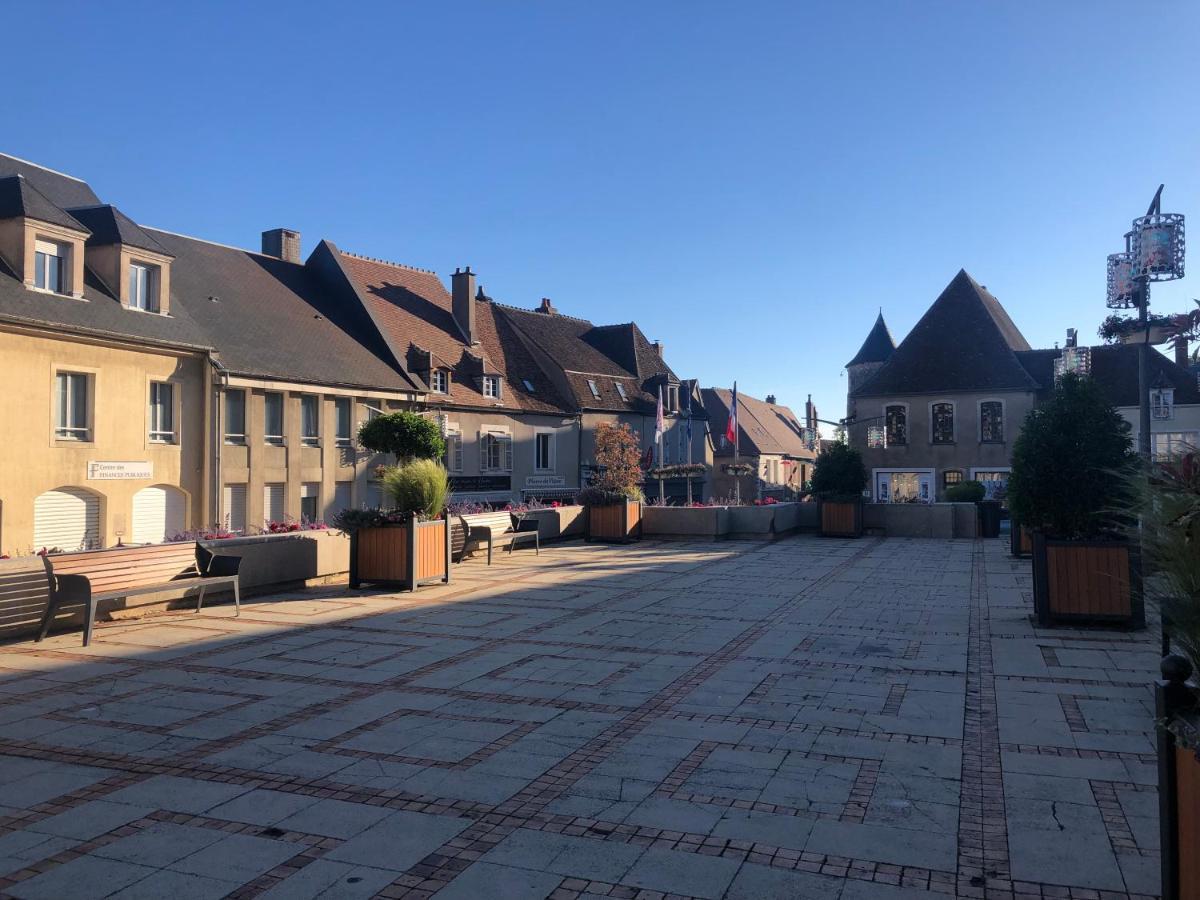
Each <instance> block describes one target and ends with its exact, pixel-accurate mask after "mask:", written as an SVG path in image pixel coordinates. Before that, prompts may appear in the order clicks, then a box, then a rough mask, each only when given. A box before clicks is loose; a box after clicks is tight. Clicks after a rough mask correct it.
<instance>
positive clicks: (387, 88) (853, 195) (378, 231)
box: [0, 0, 1200, 418]
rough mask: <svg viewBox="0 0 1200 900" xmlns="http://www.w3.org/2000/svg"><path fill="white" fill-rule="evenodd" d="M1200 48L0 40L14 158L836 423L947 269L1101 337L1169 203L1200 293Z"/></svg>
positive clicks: (460, 23) (604, 33)
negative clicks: (628, 324) (287, 234)
mask: <svg viewBox="0 0 1200 900" xmlns="http://www.w3.org/2000/svg"><path fill="white" fill-rule="evenodd" d="M66 7H73V8H72V9H69V10H68V9H66ZM35 38H36V39H35ZM1197 47H1200V4H1196V3H1192V2H1176V3H1165V2H1164V3H1159V2H1147V3H1143V4H1131V3H1129V2H1125V3H1108V2H1084V0H1075V2H1051V3H1020V2H1017V3H1008V2H1005V3H1001V2H970V3H963V2H960V0H959V2H945V3H936V2H903V3H892V2H877V3H866V2H863V3H849V2H847V3H797V2H781V3H743V4H731V3H728V2H721V3H705V2H682V0H680V2H674V3H665V2H658V3H644V2H629V3H616V2H604V3H582V2H553V3H551V2H510V3H502V2H489V3H457V2H437V3H425V4H418V3H396V2H391V3H380V4H372V3H365V2H363V3H346V4H331V5H328V6H324V7H323V6H321V5H317V4H311V5H309V4H303V3H282V2H278V0H277V2H274V3H229V4H224V5H222V4H219V3H196V4H187V5H184V4H175V3H146V4H140V5H134V4H126V3H104V4H97V3H81V4H71V3H67V4H60V5H59V6H58V7H56V14H55V15H54V17H53V21H52V22H49V23H45V24H44V27H42V28H39V29H38V31H37V33H36V34H35V33H34V32H29V31H27V32H25V34H24V37H22V38H21V39H20V40H9V41H7V42H6V47H5V54H6V70H7V72H8V73H9V74H8V87H9V89H8V90H7V91H5V92H4V94H3V99H0V110H3V113H4V116H3V121H4V122H5V123H6V125H5V128H4V132H3V140H0V150H3V151H4V152H8V153H12V154H14V155H16V156H21V157H24V158H27V159H31V160H34V161H37V162H40V163H42V164H44V165H48V166H50V167H52V168H58V169H62V170H64V171H67V172H70V173H73V174H76V175H78V176H80V177H83V178H86V179H87V180H89V181H90V182H91V183H92V186H93V187H94V188H95V189H96V190H97V192H98V193H100V195H101V196H102V197H103V198H104V199H106V200H108V201H111V202H114V203H116V204H117V205H119V206H121V207H122V208H124V210H125V211H126V212H127V213H129V214H130V215H132V216H133V217H134V218H135V219H137V220H138V221H141V222H144V223H147V224H151V225H155V226H158V227H162V228H167V229H169V230H174V231H182V232H185V233H188V234H193V235H197V236H199V237H204V238H208V239H211V240H216V241H220V242H223V243H230V244H235V245H238V246H246V247H251V248H256V247H257V245H258V235H259V232H260V231H261V230H263V229H265V228H270V227H275V226H279V225H284V226H289V227H294V228H298V229H300V230H301V231H302V232H303V236H304V249H305V252H306V253H307V252H308V250H309V249H310V248H311V247H312V246H313V243H314V242H315V241H316V240H317V239H319V238H321V237H326V238H329V239H331V240H333V241H334V242H335V243H337V244H338V245H339V246H341V247H342V248H343V249H347V250H352V251H355V252H359V253H364V254H368V255H372V256H379V257H383V258H387V259H392V260H396V261H400V262H405V263H409V264H412V265H417V266H422V267H426V268H432V269H436V270H437V271H438V272H440V273H441V274H442V275H443V276H445V275H446V273H447V272H449V271H453V269H454V267H455V266H456V265H463V264H470V265H471V266H472V267H473V268H475V269H476V270H477V271H479V272H480V273H481V281H482V283H483V284H484V286H485V287H486V288H487V290H488V293H490V294H491V295H492V296H494V297H496V298H497V299H499V300H502V301H504V302H508V303H513V304H516V305H522V306H533V305H535V304H536V303H537V301H538V299H539V298H541V297H542V296H548V297H551V298H553V300H554V302H555V304H556V305H557V306H558V307H559V309H561V310H562V311H563V312H566V313H571V314H577V315H580V316H584V317H587V318H591V319H593V320H595V321H597V322H620V321H628V320H630V319H636V320H637V321H638V322H639V323H640V324H641V326H642V327H643V329H644V330H645V331H646V333H647V334H648V335H649V336H650V337H651V338H661V339H663V340H664V341H665V342H666V344H667V352H668V359H669V361H670V362H671V364H672V366H673V368H675V370H676V371H677V373H678V374H679V375H680V376H682V377H699V378H701V379H702V380H703V381H704V383H705V384H709V385H719V386H727V385H729V384H730V383H732V382H733V381H734V379H737V380H738V381H739V384H740V386H741V388H742V389H743V390H744V391H746V392H749V393H752V394H756V395H757V396H760V397H761V396H763V395H765V394H766V393H768V392H774V393H775V394H777V395H778V396H779V398H780V401H781V402H786V403H789V404H792V405H793V406H795V407H797V409H798V410H799V409H802V405H803V401H804V397H805V395H806V394H807V393H809V392H811V393H812V394H813V395H814V399H815V400H816V401H817V403H818V406H819V408H820V410H821V413H822V416H824V417H827V418H835V417H837V416H839V415H841V414H842V413H843V410H844V402H845V400H844V385H845V381H844V378H843V377H842V373H843V369H842V366H843V365H844V363H845V362H846V361H847V360H848V359H849V358H850V357H851V356H852V355H853V354H854V352H855V351H856V350H857V349H858V345H859V343H860V342H861V341H862V339H863V337H864V336H865V335H866V332H867V330H868V328H869V326H870V325H871V322H872V320H873V319H874V317H875V314H876V311H877V309H878V308H879V307H880V306H882V307H883V310H884V314H885V317H886V318H887V320H888V323H889V324H890V326H891V328H892V332H893V334H894V335H895V336H896V338H897V340H899V339H900V338H901V337H903V335H904V334H905V333H906V332H907V331H908V329H909V328H910V327H911V326H912V325H913V324H914V323H915V322H916V320H917V318H918V317H919V316H920V314H921V313H922V312H923V311H924V310H925V308H926V307H927V306H928V305H929V303H930V302H932V300H933V299H934V298H935V297H936V296H937V294H938V293H939V292H940V290H941V289H942V288H943V287H944V286H945V284H946V283H947V282H948V281H949V280H950V279H951V278H952V277H953V275H954V274H955V273H956V272H957V271H958V269H959V268H960V267H964V268H966V269H967V270H968V271H969V272H970V273H971V274H973V275H974V276H975V277H976V278H977V279H978V280H979V281H980V282H982V283H984V284H986V285H987V286H988V287H989V288H990V289H991V290H992V291H993V293H995V294H996V295H997V296H998V297H999V298H1000V300H1001V301H1002V302H1003V303H1004V304H1005V306H1006V307H1007V309H1008V310H1009V312H1010V313H1011V315H1012V316H1013V318H1014V319H1015V320H1016V322H1017V324H1018V326H1019V327H1020V328H1021V329H1022V331H1023V332H1024V333H1025V335H1026V337H1027V338H1028V339H1029V340H1030V342H1031V343H1032V344H1034V345H1035V346H1050V345H1052V343H1053V342H1054V341H1055V340H1060V339H1061V336H1062V334H1063V332H1064V330H1065V329H1066V328H1067V327H1068V326H1075V327H1077V328H1079V329H1080V331H1081V333H1082V334H1083V335H1084V336H1087V337H1091V336H1092V335H1094V332H1095V329H1096V327H1097V325H1098V324H1099V321H1100V319H1101V318H1103V316H1104V315H1105V313H1106V311H1105V309H1104V258H1105V255H1106V254H1107V253H1110V252H1114V251H1116V250H1119V249H1121V236H1122V234H1123V233H1124V231H1125V230H1126V229H1127V228H1128V225H1129V221H1130V219H1131V218H1133V217H1134V216H1136V215H1139V214H1141V213H1143V212H1144V211H1145V207H1146V204H1147V203H1148V202H1149V200H1150V196H1151V195H1152V193H1153V191H1154V189H1155V187H1157V185H1158V183H1159V182H1166V185H1167V189H1166V192H1165V194H1164V210H1165V211H1174V212H1183V213H1185V214H1188V215H1189V216H1190V217H1191V222H1190V224H1192V227H1193V234H1195V235H1197V236H1198V237H1196V238H1194V239H1193V242H1192V243H1193V246H1194V248H1195V250H1194V253H1193V256H1192V261H1191V262H1192V264H1191V268H1192V270H1193V271H1194V272H1195V273H1196V274H1194V275H1193V276H1192V277H1191V278H1190V279H1186V280H1184V281H1182V282H1177V283H1175V284H1172V285H1169V286H1165V287H1163V288H1161V289H1159V290H1156V291H1155V294H1154V304H1153V305H1154V307H1155V308H1156V309H1158V310H1165V311H1180V310H1182V309H1184V308H1185V307H1186V306H1189V305H1190V301H1189V300H1188V298H1190V297H1194V296H1200V284H1197V283H1196V282H1197V281H1198V280H1200V256H1198V255H1197V254H1200V120H1198V118H1197V108H1198V106H1200V77H1198V75H1200V72H1198V70H1200V53H1198V52H1197ZM947 337H948V339H953V338H954V336H953V335H948V336H947Z"/></svg>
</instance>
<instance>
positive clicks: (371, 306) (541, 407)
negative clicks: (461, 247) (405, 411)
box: [340, 251, 567, 413]
mask: <svg viewBox="0 0 1200 900" xmlns="http://www.w3.org/2000/svg"><path fill="white" fill-rule="evenodd" d="M340 261H341V264H342V268H343V269H344V271H345V272H346V275H347V277H348V278H349V279H350V281H351V284H352V285H353V286H354V289H355V290H356V291H357V293H358V295H359V298H360V299H361V301H362V303H363V305H364V306H365V307H366V308H367V311H368V313H369V314H370V316H371V318H372V319H373V320H374V322H375V325H376V327H377V328H379V330H380V331H381V332H382V334H383V336H384V339H385V340H386V341H387V342H388V344H389V345H390V346H391V347H392V349H393V351H394V352H395V354H396V356H397V358H398V359H399V361H400V363H401V364H402V365H404V366H405V367H406V368H407V369H408V370H409V372H410V373H411V374H412V376H413V377H414V378H418V377H420V378H425V377H428V374H429V373H428V372H427V371H424V367H425V365H427V364H428V354H432V355H433V358H434V362H435V364H437V363H439V362H440V363H442V364H443V365H445V366H448V367H449V368H450V371H451V378H450V393H449V395H448V396H442V395H439V394H432V393H431V394H430V395H429V402H430V403H433V404H438V403H439V402H444V403H446V404H447V405H454V406H464V407H482V408H489V409H490V408H500V409H508V410H514V411H517V410H523V411H527V412H547V413H561V412H564V411H565V410H566V408H567V407H566V406H565V404H564V402H563V399H562V398H561V397H560V396H559V394H558V392H557V391H556V390H555V389H554V386H553V384H552V383H551V382H550V380H549V378H548V377H547V376H546V374H545V373H544V372H543V371H542V370H541V368H540V367H539V366H538V364H537V362H536V361H535V360H534V358H533V356H532V355H531V354H530V353H529V351H528V350H527V349H526V348H525V345H524V344H523V343H522V341H521V340H520V337H519V336H518V335H517V334H516V333H515V331H514V330H513V328H512V325H511V324H510V323H508V322H507V321H506V320H505V319H504V317H503V316H502V315H499V314H498V313H497V311H496V309H495V307H494V305H493V304H492V303H491V302H489V301H487V300H476V301H475V304H476V306H475V327H476V329H477V330H478V332H479V334H478V338H479V345H478V346H470V345H468V344H467V342H466V337H465V335H464V334H463V332H462V330H461V329H460V328H459V327H458V324H457V323H456V322H455V321H454V314H453V313H452V311H451V310H452V300H451V296H450V292H449V291H448V290H447V289H446V287H445V285H443V284H442V281H441V279H440V278H438V276H437V273H435V272H432V271H429V270H427V269H417V268H413V267H411V266H404V265H400V264H398V263H391V262H385V261H383V260H377V259H368V258H366V257H362V256H356V255H355V254H353V253H346V252H345V251H342V252H341V254H340ZM484 371H488V372H496V373H497V374H499V375H500V376H501V377H502V378H503V379H504V387H503V389H502V391H501V396H500V400H499V401H496V400H493V399H491V398H488V397H484V396H483V391H482V386H481V385H480V383H479V381H478V376H479V375H480V374H481V373H482V372H484ZM526 381H528V382H529V383H530V384H531V385H533V390H529V389H528V388H527V387H526V386H525V382H526Z"/></svg>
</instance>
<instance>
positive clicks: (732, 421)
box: [725, 381, 738, 444]
mask: <svg viewBox="0 0 1200 900" xmlns="http://www.w3.org/2000/svg"><path fill="white" fill-rule="evenodd" d="M737 432H738V408H737V382H736V381H735V382H734V383H733V402H732V403H730V404H729V424H728V425H726V426H725V440H727V441H729V443H731V444H733V443H736V442H737Z"/></svg>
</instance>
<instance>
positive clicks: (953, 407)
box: [929, 400, 958, 447]
mask: <svg viewBox="0 0 1200 900" xmlns="http://www.w3.org/2000/svg"><path fill="white" fill-rule="evenodd" d="M939 406H948V407H950V439H949V440H941V441H939V440H936V437H937V422H936V420H935V418H934V410H935V409H937V407H939ZM957 439H958V409H957V404H956V403H955V402H954V401H953V400H933V401H931V402H930V404H929V443H930V444H931V445H933V446H935V447H947V446H951V445H953V444H956V443H958V440H957Z"/></svg>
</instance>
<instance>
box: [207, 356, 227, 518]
mask: <svg viewBox="0 0 1200 900" xmlns="http://www.w3.org/2000/svg"><path fill="white" fill-rule="evenodd" d="M208 361H209V363H210V364H211V365H212V369H213V371H214V372H215V373H216V377H215V378H213V380H212V389H211V390H210V391H209V392H208V393H209V397H210V398H211V401H210V402H211V403H212V415H211V417H210V418H211V420H212V423H213V429H212V445H211V446H210V448H209V449H210V452H211V453H212V464H211V472H212V483H211V487H210V489H211V498H212V499H211V500H210V502H209V513H210V514H211V516H212V519H211V524H212V525H214V526H216V525H221V524H224V523H223V522H222V521H221V494H222V491H221V481H222V476H221V441H222V438H223V436H224V414H225V408H224V404H223V403H221V395H222V389H223V388H225V387H228V385H229V370H228V369H226V368H225V367H224V366H223V365H221V361H220V360H219V359H217V358H216V357H215V356H213V354H212V353H211V352H210V353H209V355H208ZM201 527H204V525H203V523H201Z"/></svg>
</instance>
